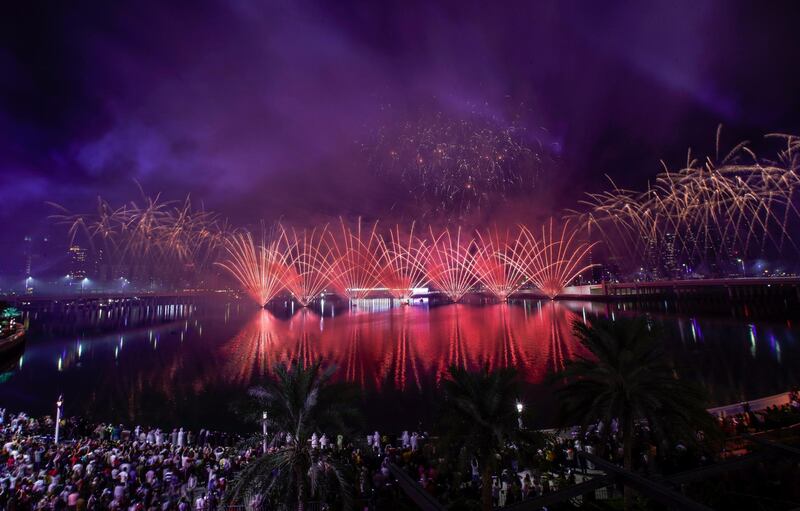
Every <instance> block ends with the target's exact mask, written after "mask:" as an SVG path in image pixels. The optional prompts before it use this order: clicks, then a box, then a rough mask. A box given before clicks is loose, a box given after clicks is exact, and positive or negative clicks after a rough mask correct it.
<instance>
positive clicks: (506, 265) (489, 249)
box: [472, 226, 530, 302]
mask: <svg viewBox="0 0 800 511" xmlns="http://www.w3.org/2000/svg"><path fill="white" fill-rule="evenodd" d="M477 234H478V238H477V240H476V241H475V246H476V252H475V262H474V263H473V265H472V269H473V273H474V275H475V278H476V279H478V280H479V281H480V282H481V283H483V286H484V287H485V288H486V290H487V291H488V292H489V293H491V294H492V295H494V296H495V298H497V299H498V300H500V301H501V302H505V301H506V300H508V297H509V296H511V295H512V294H514V293H516V292H517V291H519V289H520V288H521V287H522V285H523V284H525V281H526V280H527V276H526V273H525V271H524V269H525V268H526V264H525V262H524V261H523V260H522V258H523V257H527V256H528V255H529V253H530V247H529V246H528V245H527V243H526V241H527V238H526V237H525V236H524V235H523V232H522V231H520V232H519V233H517V235H516V236H512V234H511V232H510V231H509V230H506V231H505V232H501V231H499V230H498V229H497V226H495V227H494V229H491V230H487V231H486V234H485V235H484V234H481V233H480V232H478V233H477Z"/></svg>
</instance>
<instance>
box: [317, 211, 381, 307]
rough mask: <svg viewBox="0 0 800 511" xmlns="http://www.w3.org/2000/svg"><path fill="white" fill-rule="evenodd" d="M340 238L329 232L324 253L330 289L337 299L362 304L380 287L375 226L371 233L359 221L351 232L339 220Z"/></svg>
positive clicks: (378, 238)
mask: <svg viewBox="0 0 800 511" xmlns="http://www.w3.org/2000/svg"><path fill="white" fill-rule="evenodd" d="M339 222H340V224H341V234H340V236H339V237H337V236H335V235H334V234H333V233H332V232H329V234H330V236H329V239H328V242H329V245H328V250H329V251H330V253H331V254H332V257H333V263H332V265H331V273H330V278H331V285H332V286H333V288H334V289H335V290H336V292H337V293H338V294H340V295H341V296H345V297H347V298H348V299H350V300H362V299H364V298H366V297H367V295H368V294H369V293H370V291H371V290H372V289H374V288H376V287H378V286H379V285H380V279H379V275H380V268H379V267H378V262H379V260H378V257H377V255H376V254H378V250H379V249H380V237H379V236H378V234H377V228H378V223H377V222H375V223H374V224H373V225H372V228H371V229H364V228H362V222H361V218H360V217H359V219H358V223H357V224H356V227H355V229H351V228H350V227H348V226H347V225H345V222H344V219H342V218H340V219H339Z"/></svg>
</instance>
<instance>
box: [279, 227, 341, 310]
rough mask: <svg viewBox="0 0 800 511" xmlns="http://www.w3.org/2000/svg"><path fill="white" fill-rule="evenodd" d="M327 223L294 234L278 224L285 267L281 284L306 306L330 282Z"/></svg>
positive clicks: (293, 231) (331, 262)
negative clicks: (326, 241) (323, 225)
mask: <svg viewBox="0 0 800 511" xmlns="http://www.w3.org/2000/svg"><path fill="white" fill-rule="evenodd" d="M326 233H327V226H325V227H323V228H321V229H317V228H314V229H312V230H310V231H308V230H305V229H304V230H303V231H302V234H298V233H297V231H295V230H294V229H291V230H288V229H286V228H284V227H281V240H282V245H283V248H282V253H283V254H284V261H285V264H286V267H287V271H286V272H285V273H284V274H283V286H284V287H285V288H286V290H287V291H289V292H290V293H291V294H292V296H294V298H295V300H297V301H298V302H299V303H300V305H302V306H303V307H307V306H308V305H309V304H310V303H311V302H312V301H314V300H315V299H316V298H317V297H318V296H319V295H320V294H321V293H322V291H324V290H325V288H326V287H327V286H328V284H329V283H330V275H331V267H332V265H333V261H332V260H331V253H330V251H329V250H328V246H327V245H326V244H325V240H326V237H327V235H326Z"/></svg>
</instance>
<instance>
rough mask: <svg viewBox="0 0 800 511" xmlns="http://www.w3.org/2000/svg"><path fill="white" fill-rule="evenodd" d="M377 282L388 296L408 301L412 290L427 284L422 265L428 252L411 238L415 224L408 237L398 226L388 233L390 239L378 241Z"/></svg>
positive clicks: (418, 240)
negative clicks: (379, 256)
mask: <svg viewBox="0 0 800 511" xmlns="http://www.w3.org/2000/svg"><path fill="white" fill-rule="evenodd" d="M380 254H381V259H380V263H379V264H380V266H381V268H382V270H381V273H380V280H381V282H382V283H383V285H384V286H385V287H386V288H387V290H388V292H389V294H391V295H392V296H393V297H394V298H397V299H398V300H402V301H403V302H408V300H409V299H410V298H411V294H412V291H413V289H414V288H418V287H422V286H424V285H425V284H426V283H427V281H428V278H427V275H426V272H425V266H426V263H427V261H428V257H429V256H430V251H429V250H428V247H427V246H426V244H425V241H424V240H420V239H419V238H416V237H415V236H414V224H413V223H412V224H411V230H410V232H409V233H408V236H402V235H401V234H400V226H399V225H398V226H396V227H395V229H394V230H391V229H390V230H389V239H388V240H387V239H386V238H384V237H381V238H380Z"/></svg>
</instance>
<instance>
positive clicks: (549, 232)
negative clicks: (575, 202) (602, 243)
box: [516, 218, 596, 299]
mask: <svg viewBox="0 0 800 511" xmlns="http://www.w3.org/2000/svg"><path fill="white" fill-rule="evenodd" d="M522 229H523V236H525V238H527V240H526V243H525V244H526V245H527V246H528V248H526V250H525V251H526V253H527V254H528V257H524V258H521V259H519V260H518V261H517V263H516V264H518V265H519V264H520V262H521V261H525V262H524V263H522V264H524V266H523V270H524V271H525V273H526V275H527V276H528V278H529V279H530V281H531V282H533V283H534V284H536V287H538V288H539V289H540V290H541V291H542V292H543V293H544V294H545V295H547V296H548V297H549V298H550V299H553V298H555V297H556V296H558V295H559V294H561V293H562V292H563V291H564V287H565V286H566V285H567V284H569V283H570V282H571V281H572V280H573V279H574V278H575V277H577V276H578V275H580V274H581V273H583V272H584V271H586V270H588V269H589V268H592V267H594V266H595V265H594V264H588V265H583V264H582V262H583V260H584V258H585V257H586V255H587V254H588V253H589V251H590V250H591V249H592V247H593V246H594V245H595V244H596V243H587V242H581V241H576V240H575V236H576V235H577V233H578V231H577V229H570V228H569V222H565V223H564V225H563V226H562V227H561V232H560V233H559V232H558V230H555V231H554V228H553V219H552V218H551V219H550V222H549V225H543V226H542V237H541V238H539V239H537V238H536V237H535V236H534V235H533V233H532V232H531V231H530V230H528V229H527V228H526V227H523V228H522Z"/></svg>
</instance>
